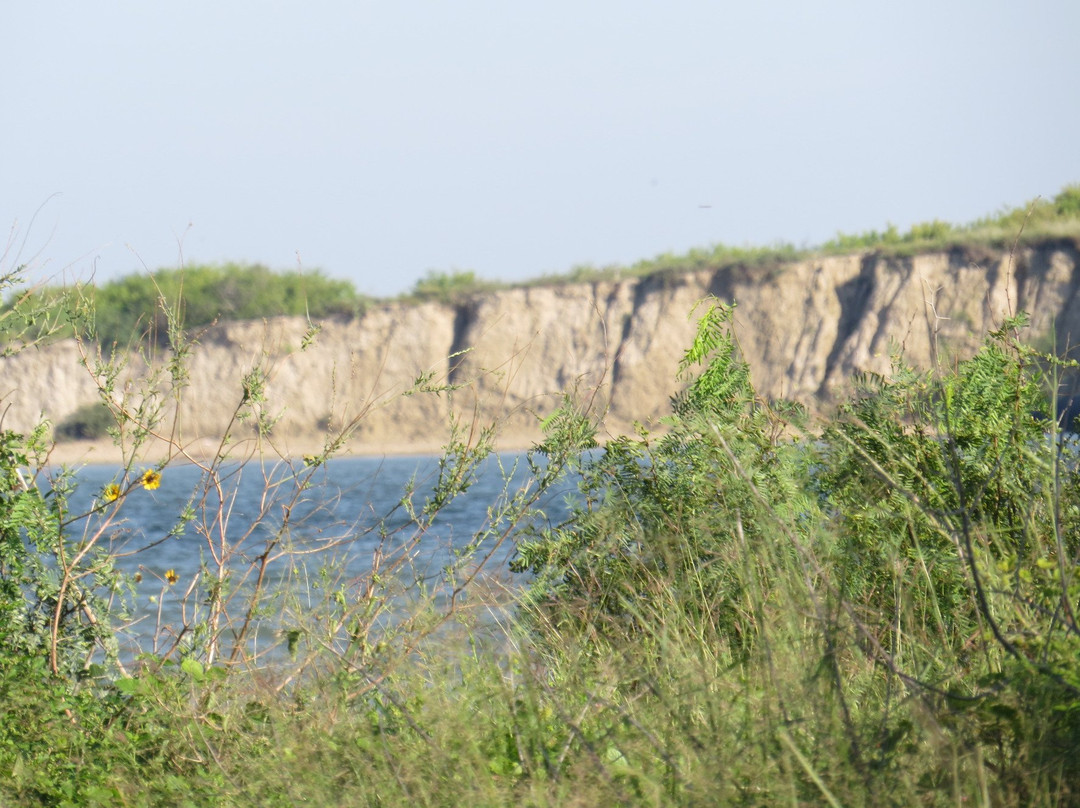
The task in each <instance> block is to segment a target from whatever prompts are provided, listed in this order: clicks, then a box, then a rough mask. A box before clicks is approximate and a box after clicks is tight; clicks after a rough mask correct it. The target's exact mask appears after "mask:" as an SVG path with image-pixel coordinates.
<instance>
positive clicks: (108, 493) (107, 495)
mask: <svg viewBox="0 0 1080 808" xmlns="http://www.w3.org/2000/svg"><path fill="white" fill-rule="evenodd" d="M101 498H102V499H104V500H105V501H106V502H116V500H118V499H120V486H118V485H117V484H116V483H109V484H108V485H107V486H105V490H104V491H102V492H101Z"/></svg>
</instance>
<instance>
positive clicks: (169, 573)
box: [165, 570, 180, 586]
mask: <svg viewBox="0 0 1080 808" xmlns="http://www.w3.org/2000/svg"><path fill="white" fill-rule="evenodd" d="M179 580H180V576H179V575H177V574H176V570H165V581H166V583H168V584H169V586H172V585H173V584H175V583H176V582H177V581H179Z"/></svg>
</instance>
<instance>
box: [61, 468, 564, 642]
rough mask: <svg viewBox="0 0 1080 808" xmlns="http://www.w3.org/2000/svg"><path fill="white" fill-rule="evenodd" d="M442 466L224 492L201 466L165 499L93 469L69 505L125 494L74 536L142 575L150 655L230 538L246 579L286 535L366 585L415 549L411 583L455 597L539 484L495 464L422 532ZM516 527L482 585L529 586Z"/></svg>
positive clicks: (235, 475) (268, 473)
mask: <svg viewBox="0 0 1080 808" xmlns="http://www.w3.org/2000/svg"><path fill="white" fill-rule="evenodd" d="M438 460H439V459H438V458H437V457H415V456H408V457H386V458H364V457H355V458H340V459H331V460H329V461H327V462H326V463H324V464H323V465H321V466H319V467H317V468H315V469H311V468H309V467H306V466H305V465H304V464H303V463H302V462H301V461H299V460H297V461H292V462H290V463H285V462H276V463H267V464H260V463H257V462H249V463H247V464H244V465H240V464H234V465H231V466H230V465H226V466H224V467H223V468H222V469H221V473H220V477H221V488H220V492H219V489H218V488H217V487H216V486H214V485H209V486H208V485H207V483H208V480H209V478H208V477H207V475H206V474H205V473H204V471H203V470H202V469H201V468H199V467H198V466H195V465H176V466H169V467H167V468H166V469H164V471H163V474H162V480H161V485H160V487H159V488H158V489H157V490H155V491H148V490H146V489H144V488H143V487H141V486H139V485H137V484H131V477H137V475H138V474H139V473H140V472H141V470H142V469H141V468H137V469H134V470H132V472H131V474H130V475H129V477H128V478H125V477H124V473H123V469H121V468H118V467H116V466H106V465H91V466H85V467H83V468H80V469H78V471H77V472H76V474H75V480H76V483H77V488H76V490H75V492H74V493H73V494H72V495H71V497H70V500H69V504H70V506H71V512H72V513H74V514H81V513H84V512H86V511H90V510H91V509H92V508H94V507H95V505H98V506H100V504H101V494H102V491H103V490H104V488H105V486H106V485H108V484H109V483H114V482H115V483H118V484H120V485H121V487H122V488H124V489H125V491H126V493H125V494H124V496H123V497H122V498H121V500H120V501H119V502H118V503H117V504H116V505H115V506H107V507H106V508H104V509H99V510H98V511H97V512H95V513H90V514H89V515H87V516H85V517H84V518H82V519H80V520H78V521H76V522H74V523H73V524H72V525H71V527H70V528H69V535H72V536H78V535H87V536H93V535H95V534H97V533H99V532H100V534H101V535H100V538H99V539H98V542H99V544H100V545H101V546H103V547H107V548H109V549H110V550H111V551H112V552H113V553H114V554H115V555H116V557H117V564H118V566H119V567H120V569H122V570H123V571H125V572H127V573H129V574H130V575H131V576H133V577H134V576H135V575H136V574H138V576H139V578H140V579H141V580H139V581H138V583H136V584H135V595H134V598H133V599H131V601H132V602H131V605H132V606H133V614H132V617H133V619H134V621H135V622H134V628H132V629H131V630H130V631H129V632H128V640H127V642H128V644H129V645H134V646H136V648H135V649H133V650H136V651H137V650H139V649H141V650H151V648H150V647H149V646H151V645H152V644H153V643H154V640H155V635H157V634H159V633H160V632H159V627H160V626H161V625H162V624H165V625H178V624H179V623H180V622H181V606H180V599H181V598H180V595H181V593H182V592H183V591H186V589H187V588H188V587H189V585H190V584H191V583H192V582H193V581H194V580H195V579H196V578H197V577H198V576H200V575H202V580H201V582H200V586H203V585H205V583H206V576H207V569H212V568H213V564H214V562H213V550H212V548H213V547H215V546H217V545H218V543H219V542H220V541H221V531H222V530H224V536H225V540H226V543H227V544H228V546H229V547H230V548H232V551H233V552H234V557H233V560H232V562H231V566H232V568H233V569H234V570H236V571H237V573H239V572H240V571H242V570H245V569H247V568H248V567H249V566H250V564H251V563H253V562H257V560H258V557H259V555H260V554H261V553H262V552H263V551H264V549H265V548H266V546H267V541H268V540H272V539H274V538H275V537H278V536H281V537H283V538H285V539H286V541H285V542H283V543H282V544H285V543H287V544H288V545H289V546H290V547H292V548H293V550H296V551H301V553H302V555H300V556H297V558H299V559H301V562H302V565H303V568H304V569H305V570H307V571H308V572H309V573H310V574H312V575H314V574H316V571H317V570H318V569H319V568H320V567H323V566H326V565H333V566H334V567H335V569H336V570H337V575H338V576H339V577H340V579H341V580H343V581H347V580H352V581H353V582H355V581H356V580H359V579H361V578H363V577H364V576H365V575H366V574H368V573H369V572H370V569H371V565H372V558H373V553H374V552H376V550H377V549H379V550H381V552H383V553H384V554H392V553H393V552H394V551H395V550H401V549H402V548H406V549H407V550H408V556H409V560H408V563H407V564H405V565H403V566H402V567H401V574H402V575H403V576H404V577H406V578H409V577H414V578H417V579H420V580H423V581H425V582H426V584H427V585H428V586H429V587H434V588H435V589H436V590H437V589H438V588H439V587H440V586H444V587H445V586H446V584H445V575H444V571H445V569H446V568H447V567H448V566H449V565H451V564H453V563H454V562H455V560H456V559H458V558H459V557H460V555H461V553H462V552H463V551H464V550H465V549H466V548H468V547H469V546H470V545H471V544H472V543H474V542H475V541H476V538H477V536H485V535H486V534H485V531H487V530H488V529H489V528H490V527H491V526H492V525H493V519H492V509H493V508H497V507H498V506H499V504H500V503H501V502H504V501H505V499H506V497H507V496H508V495H512V494H513V493H515V492H517V491H520V490H521V489H522V488H523V487H527V486H529V485H530V481H531V475H530V474H529V471H528V467H527V464H526V463H525V458H524V456H522V455H501V456H496V457H491V458H489V459H488V460H487V461H485V462H484V464H483V465H482V466H481V467H480V468H479V469H478V471H477V473H476V474H475V475H474V477H473V481H472V484H471V485H470V487H469V488H468V490H467V491H466V492H465V493H463V494H460V495H458V496H457V497H455V498H454V499H452V500H451V501H450V502H449V503H448V504H446V505H445V507H443V508H442V509H441V510H440V511H439V513H438V515H437V517H436V518H435V519H434V520H433V521H432V522H431V524H430V525H429V526H425V527H424V528H422V529H421V528H419V527H418V526H417V524H416V522H415V521H413V520H412V519H411V518H410V517H409V515H408V511H407V509H406V508H405V507H403V505H402V504H401V503H402V500H403V498H409V499H410V500H411V502H412V503H413V506H414V508H415V509H416V510H420V509H422V508H423V507H424V504H425V502H427V501H428V499H429V497H430V496H431V493H432V491H433V489H434V486H435V482H436V480H437V478H438V471H439V469H438ZM571 488H572V484H571V483H570V482H564V483H561V484H560V485H559V486H558V487H557V488H555V489H552V490H549V491H548V492H547V493H546V494H545V495H544V496H543V497H542V498H541V499H540V501H539V502H538V505H537V508H536V510H535V512H534V513H533V515H532V516H531V519H532V520H534V521H536V520H539V521H543V520H545V519H558V518H561V516H562V515H563V514H565V512H566V507H567V506H566V501H567V495H568V493H569V492H570V490H571ZM410 491H411V492H412V493H411V495H410V493H409V492H410ZM222 495H223V496H222ZM185 511H186V512H188V513H189V514H190V515H192V516H193V518H192V519H191V520H190V521H188V522H186V524H185V523H184V522H183V520H182V518H181V517H182V514H184V513H185ZM222 516H225V517H226V518H225V519H222ZM283 527H287V530H283ZM505 527H506V526H503V528H500V530H498V531H496V532H495V533H494V534H493V535H486V538H485V540H484V542H483V543H482V544H481V546H480V550H479V555H475V556H474V557H475V558H481V557H483V556H485V555H487V554H488V553H490V558H489V559H488V560H486V562H485V565H484V567H483V569H482V573H481V576H483V577H489V576H497V577H499V578H500V580H502V581H508V580H513V579H515V578H518V579H520V576H511V575H509V574H508V563H509V560H510V557H511V556H512V554H513V549H514V542H513V533H514V532H515V530H516V528H511V529H510V530H509V531H508V533H509V538H507V539H506V540H503V541H502V542H501V543H500V542H499V539H498V536H499V535H500V534H502V533H503V532H507V531H506V530H505V529H504V528H505ZM102 529H103V530H102ZM417 539H419V541H416V540H417ZM275 546H282V545H275ZM463 566H465V567H467V566H468V565H463ZM169 570H172V571H174V572H175V573H176V576H177V577H178V579H179V580H178V582H177V583H176V584H174V585H171V586H170V585H168V584H167V582H166V580H165V578H166V573H167V571H169ZM295 570H296V564H294V563H293V562H292V561H291V560H289V559H288V558H284V557H283V558H281V559H279V560H278V561H276V562H275V563H273V564H271V565H270V566H269V567H268V569H267V579H266V580H267V585H268V586H270V587H273V586H275V585H277V584H278V583H279V582H280V581H281V580H283V578H284V577H288V576H290V574H291V575H292V576H294V577H295V574H296V573H295ZM522 583H523V582H522ZM519 585H520V584H519ZM238 600H239V601H242V600H243V599H242V598H241V599H238ZM271 628H272V626H271ZM158 639H159V640H160V637H159V638H158Z"/></svg>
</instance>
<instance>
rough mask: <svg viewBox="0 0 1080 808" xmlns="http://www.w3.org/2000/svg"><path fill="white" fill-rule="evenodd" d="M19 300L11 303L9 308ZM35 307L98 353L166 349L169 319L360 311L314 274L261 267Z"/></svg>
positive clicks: (43, 298) (173, 276) (51, 293)
mask: <svg viewBox="0 0 1080 808" xmlns="http://www.w3.org/2000/svg"><path fill="white" fill-rule="evenodd" d="M16 299H18V298H17V297H15V296H13V297H10V298H9V299H8V303H7V306H8V307H9V308H10V307H11V306H12V304H13V302H14V301H15V300H16ZM32 303H36V304H37V305H38V306H39V308H40V309H41V310H42V311H43V314H42V315H41V316H40V317H39V321H40V322H42V323H51V322H55V321H59V322H60V323H62V324H64V325H65V326H66V328H65V330H63V331H61V332H60V333H61V334H69V333H71V330H72V329H77V330H78V331H79V333H80V334H81V335H83V336H85V337H89V338H91V339H94V340H97V341H98V342H99V343H100V344H101V345H102V346H105V347H111V346H120V347H127V346H129V345H135V344H140V343H141V344H153V345H160V346H166V345H168V344H169V339H170V337H169V322H170V318H172V320H173V321H174V322H175V323H176V324H178V325H179V326H180V327H182V328H185V329H194V330H198V329H200V328H203V327H205V326H208V325H210V324H211V323H215V322H218V321H223V320H248V319H258V318H262V317H273V316H277V315H300V316H305V315H306V316H308V317H313V318H320V317H327V316H331V315H339V314H345V315H348V314H355V313H356V312H357V311H359V310H360V309H361V308H362V307H363V306H364V300H363V298H361V297H360V296H359V295H358V294H357V292H356V290H355V288H354V287H353V285H352V284H351V283H349V282H348V281H341V280H334V279H331V278H328V277H326V276H325V275H323V274H322V273H320V272H318V271H315V272H299V271H292V272H272V271H271V270H269V269H267V268H266V267H264V266H260V265H257V264H256V265H241V264H223V265H208V266H190V267H185V268H184V269H159V270H157V271H156V272H153V273H150V274H133V275H127V276H124V277H123V278H118V279H116V280H111V281H107V282H106V283H103V284H100V285H85V286H77V287H74V288H70V289H54V288H45V289H42V290H39V291H37V292H35V293H33V299H32V300H31V301H26V302H24V303H23V307H24V308H25V307H27V305H28V304H32Z"/></svg>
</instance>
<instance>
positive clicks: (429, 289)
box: [406, 269, 498, 304]
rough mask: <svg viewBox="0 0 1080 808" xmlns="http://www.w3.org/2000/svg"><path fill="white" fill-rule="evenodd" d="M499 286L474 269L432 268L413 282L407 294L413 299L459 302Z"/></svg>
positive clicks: (448, 302)
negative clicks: (481, 277) (441, 270)
mask: <svg viewBox="0 0 1080 808" xmlns="http://www.w3.org/2000/svg"><path fill="white" fill-rule="evenodd" d="M495 288H498V284H494V283H491V282H490V281H483V280H481V279H480V278H478V277H476V273H475V272H473V271H472V270H454V271H452V272H440V271H439V270H435V269H430V270H428V272H427V274H425V275H424V277H422V278H421V279H420V280H418V281H417V282H416V283H415V284H413V288H412V290H411V291H410V292H409V293H408V295H406V297H407V298H411V299H413V300H432V301H436V302H438V303H446V304H454V303H459V302H461V301H462V300H464V299H465V298H467V297H468V296H470V295H474V294H478V293H480V292H487V291H490V290H492V289H495Z"/></svg>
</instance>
